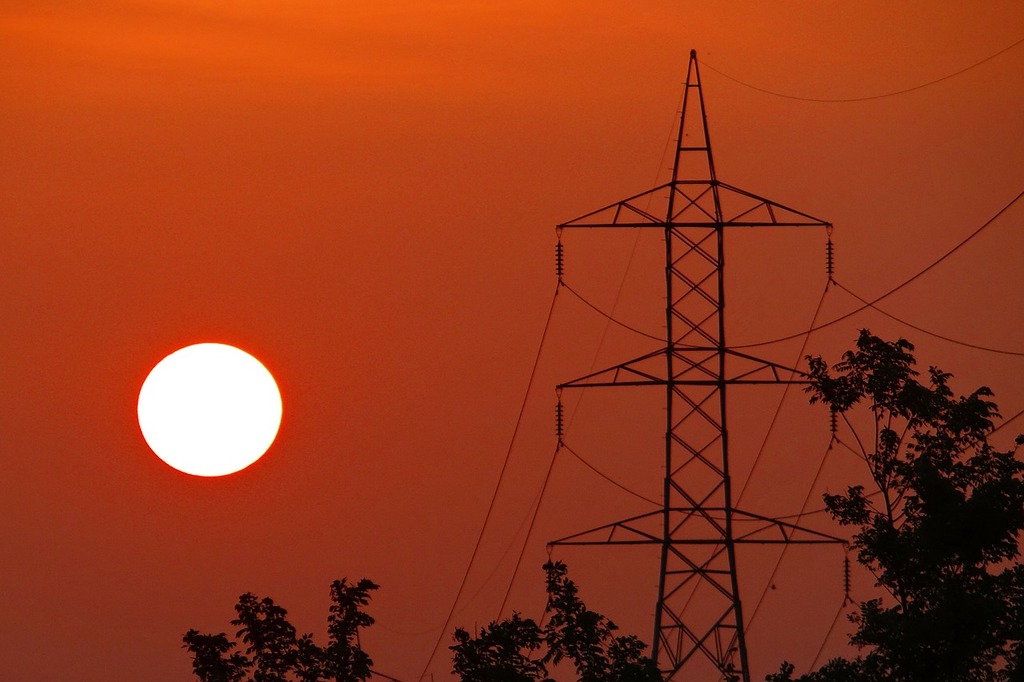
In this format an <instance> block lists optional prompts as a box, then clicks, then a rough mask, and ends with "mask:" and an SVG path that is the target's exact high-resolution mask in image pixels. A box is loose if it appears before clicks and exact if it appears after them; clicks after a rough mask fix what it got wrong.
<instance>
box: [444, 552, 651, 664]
mask: <svg viewBox="0 0 1024 682" xmlns="http://www.w3.org/2000/svg"><path fill="white" fill-rule="evenodd" d="M544 571H545V572H546V590H547V595H548V600H547V606H546V607H545V610H544V613H545V615H546V616H547V617H548V618H547V623H546V624H545V625H544V626H543V627H540V626H539V625H537V623H535V622H534V621H533V620H531V619H529V618H526V619H524V618H522V616H520V615H519V614H518V613H513V614H512V615H511V616H510V617H509V618H506V619H504V620H502V621H498V622H492V623H490V624H489V625H487V626H486V627H484V628H481V629H480V632H479V635H478V636H477V637H475V638H474V637H472V636H471V635H470V634H469V632H467V631H466V630H464V629H462V628H458V629H456V631H455V642H456V643H455V645H454V646H452V647H450V648H451V650H452V651H453V657H452V663H453V669H452V671H453V672H454V673H455V674H457V675H458V676H459V678H460V679H461V680H463V682H491V681H494V682H498V681H501V682H527V681H529V680H547V679H548V677H547V675H548V665H549V664H551V665H558V664H559V663H561V662H562V661H563V660H567V661H569V662H571V663H572V665H573V667H574V669H575V671H576V675H577V677H578V679H579V680H580V682H656V681H658V680H660V679H661V676H660V674H659V673H658V669H657V666H656V664H655V662H654V661H653V660H652V659H650V658H649V657H647V656H644V655H643V651H644V649H645V648H646V645H645V644H644V643H643V642H641V641H640V640H639V639H637V638H636V637H634V636H632V635H627V636H622V635H619V636H616V635H615V634H614V633H615V632H616V630H617V629H618V628H617V626H616V625H615V623H613V622H611V621H610V620H608V619H607V618H605V617H604V616H603V615H601V614H599V613H596V612H594V611H591V610H589V609H588V608H587V607H586V604H584V603H583V601H582V600H581V599H580V597H579V591H578V589H577V587H576V584H575V583H574V582H573V581H572V580H570V579H569V578H568V576H567V573H568V571H567V569H566V566H565V564H563V563H562V562H560V561H559V562H548V563H546V564H544ZM542 649H546V651H544V653H543V654H541V655H539V656H538V655H537V653H538V652H539V651H540V650H542Z"/></svg>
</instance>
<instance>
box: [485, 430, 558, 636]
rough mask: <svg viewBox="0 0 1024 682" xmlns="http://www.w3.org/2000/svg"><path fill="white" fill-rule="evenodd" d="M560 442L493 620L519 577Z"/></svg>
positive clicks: (506, 602)
mask: <svg viewBox="0 0 1024 682" xmlns="http://www.w3.org/2000/svg"><path fill="white" fill-rule="evenodd" d="M561 445H562V444H561V442H559V444H558V445H557V446H555V451H554V452H553V453H551V461H550V462H549V463H548V470H547V472H546V473H545V474H544V482H543V483H542V484H541V486H540V493H539V494H538V495H537V506H535V507H534V508H533V517H532V518H531V519H530V525H529V527H528V528H527V529H526V537H524V538H523V545H522V547H521V548H520V549H519V556H518V557H517V558H516V565H515V568H513V569H512V577H511V578H509V581H508V588H507V589H506V590H505V596H504V597H503V598H502V600H501V606H500V607H498V615H497V616H496V618H495V619H497V618H501V614H502V612H504V611H505V606H506V605H508V598H509V596H510V595H511V594H512V586H513V585H515V582H516V577H517V576H518V575H519V568H520V567H521V566H522V565H523V556H525V555H526V546H527V545H528V544H529V543H530V536H531V535H533V528H534V526H535V525H536V523H537V517H538V516H539V515H540V506H541V505H542V504H543V503H544V493H545V492H546V491H547V489H548V483H550V482H551V472H552V471H554V470H555V461H557V460H558V453H559V451H561V449H562V448H561Z"/></svg>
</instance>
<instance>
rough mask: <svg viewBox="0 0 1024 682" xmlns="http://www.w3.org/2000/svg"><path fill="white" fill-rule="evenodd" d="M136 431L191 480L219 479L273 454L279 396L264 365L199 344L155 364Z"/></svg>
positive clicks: (230, 349)
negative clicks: (207, 477)
mask: <svg viewBox="0 0 1024 682" xmlns="http://www.w3.org/2000/svg"><path fill="white" fill-rule="evenodd" d="M138 411H139V428H140V429H142V436H143V437H144V438H145V439H146V443H148V444H149V447H150V448H151V449H152V450H153V452H155V453H156V455H157V456H158V457H159V458H160V459H162V460H163V461H165V462H167V464H169V465H171V466H172V467H174V468H175V469H177V470H179V471H183V472H185V473H187V474H192V475H195V476H224V475H226V474H233V473H235V472H236V471H240V470H242V469H244V468H245V467H247V466H249V465H250V464H252V463H253V462H255V461H256V460H258V459H259V458H260V457H262V456H263V453H265V452H266V451H267V449H268V448H270V445H271V444H272V443H273V442H274V438H276V437H277V430H278V428H279V427H280V426H281V392H280V391H279V390H278V388H277V383H276V382H275V381H274V377H273V376H271V374H270V372H269V371H267V368H266V367H264V366H263V364H262V363H261V362H260V361H259V360H257V359H256V358H254V357H253V356H251V355H249V354H248V353H246V352H245V351H242V350H239V349H238V348H235V347H234V346H228V345H225V344H222V343H199V344H196V345H193V346H186V347H185V348H182V349H181V350H177V351H175V352H173V353H171V354H170V355H168V356H167V357H165V358H164V359H163V360H161V361H160V362H158V363H157V365H156V367H154V368H153V369H152V371H151V372H150V373H149V376H148V377H146V381H145V382H143V384H142V389H141V390H140V391H139V410H138Z"/></svg>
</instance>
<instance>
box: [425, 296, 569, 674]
mask: <svg viewBox="0 0 1024 682" xmlns="http://www.w3.org/2000/svg"><path fill="white" fill-rule="evenodd" d="M557 300H558V286H556V287H555V290H554V293H552V295H551V305H550V306H549V308H548V315H547V319H545V321H544V329H543V331H542V332H541V335H540V343H539V344H538V345H537V354H536V356H535V357H534V359H533V367H532V368H531V369H530V379H529V381H527V382H526V391H525V392H524V393H523V401H522V404H521V405H520V407H519V414H518V416H517V417H516V422H515V426H514V427H513V429H512V437H511V438H510V439H509V443H508V449H507V450H506V451H505V459H504V461H503V462H502V464H501V470H500V471H499V472H498V481H497V483H495V485H494V492H493V493H492V494H491V501H490V503H489V504H488V506H487V513H486V514H485V515H484V521H483V524H481V526H480V532H479V534H478V535H477V538H476V544H474V546H473V552H472V554H471V555H470V557H469V563H468V564H467V565H466V572H465V574H464V575H463V576H462V582H461V583H459V589H458V590H457V591H456V593H455V599H454V600H453V601H452V607H451V609H450V610H449V611H448V615H447V616H446V617H445V620H444V625H442V626H441V631H440V634H439V635H438V637H437V641H436V642H435V643H434V648H433V649H432V650H431V652H430V657H429V658H428V659H427V663H426V665H424V666H423V672H421V673H420V676H419V679H420V680H422V679H423V678H424V677H426V675H427V671H428V670H429V669H430V664H431V663H433V662H434V656H436V655H437V651H438V649H439V648H440V646H441V642H442V641H444V638H445V635H446V634H447V632H448V628H449V627H450V626H451V624H452V617H453V616H454V615H455V609H456V607H458V604H459V599H461V598H462V594H463V592H464V591H465V589H466V584H467V583H468V582H469V574H470V571H471V570H472V568H473V564H474V563H475V562H476V558H477V555H478V554H479V553H480V545H481V544H482V543H483V539H484V533H485V532H486V530H487V526H488V525H489V524H490V521H491V516H492V515H493V513H494V507H495V503H496V502H497V500H498V491H499V490H501V484H502V481H503V480H504V479H505V472H506V471H507V470H508V464H509V460H511V458H512V449H513V446H514V445H515V442H516V436H518V434H519V427H520V426H521V425H522V423H523V414H524V413H525V412H526V403H527V399H528V398H529V396H530V391H531V390H532V388H533V381H534V379H535V378H536V376H537V367H538V366H539V365H540V357H541V352H542V351H543V350H544V342H545V340H546V339H547V336H548V330H549V329H550V328H551V318H552V317H553V315H554V312H555V302H556V301H557Z"/></svg>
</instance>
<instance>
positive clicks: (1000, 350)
mask: <svg viewBox="0 0 1024 682" xmlns="http://www.w3.org/2000/svg"><path fill="white" fill-rule="evenodd" d="M835 284H836V286H837V287H839V288H840V289H842V290H843V291H845V292H846V293H848V294H849V295H850V296H853V297H854V298H855V299H857V300H858V301H860V302H861V303H863V304H864V305H865V306H867V307H868V308H871V309H872V310H874V311H875V312H877V313H881V314H882V315H885V316H886V317H888V318H889V319H891V320H895V321H896V322H899V323H900V324H902V325H905V326H907V327H910V328H911V329H916V330H917V331H919V332H921V333H922V334H927V335H928V336H934V337H935V338H937V339H942V340H943V341H949V342H950V343H955V344H956V345H958V346H964V347H965V348H974V349H975V350H983V351H986V352H989V353H1000V354H1002V355H1014V356H1017V357H1024V352H1021V351H1014V350H1005V349H1003V348H992V347H991V346H981V345H978V344H976V343H970V342H968V341H961V340H959V339H954V338H951V337H949V336H944V335H942V334H938V333H936V332H933V331H929V330H927V329H925V328H924V327H920V326H918V325H916V324H914V323H913V322H908V321H907V320H904V319H902V318H900V317H896V316H895V315H893V314H892V313H890V312H888V311H886V310H882V309H881V308H879V307H878V306H877V305H875V304H874V303H873V302H871V301H868V300H867V299H865V298H863V297H862V296H860V295H858V294H856V293H854V292H853V291H850V289H849V288H847V287H845V286H843V285H842V283H840V282H836V283H835Z"/></svg>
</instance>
